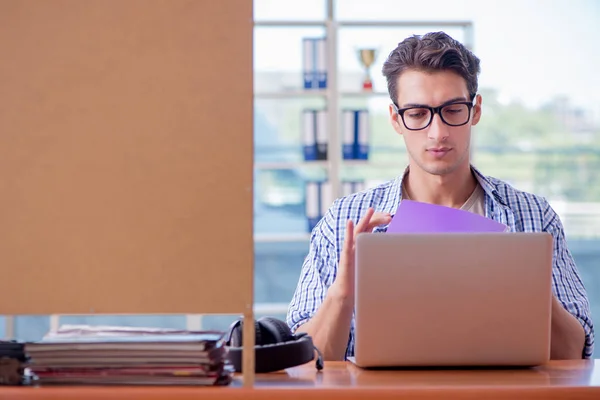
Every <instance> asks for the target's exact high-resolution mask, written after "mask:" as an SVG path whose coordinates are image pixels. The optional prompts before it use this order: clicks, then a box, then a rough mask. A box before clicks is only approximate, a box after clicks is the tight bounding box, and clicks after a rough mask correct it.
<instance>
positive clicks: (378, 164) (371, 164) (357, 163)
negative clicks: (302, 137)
mask: <svg viewBox="0 0 600 400" xmlns="http://www.w3.org/2000/svg"><path fill="white" fill-rule="evenodd" d="M341 164H342V165H344V166H348V167H368V168H403V166H404V165H405V164H406V163H405V162H404V161H403V160H398V161H371V160H341ZM306 167H319V168H328V167H329V163H328V161H297V162H293V161H290V162H286V161H281V162H277V161H274V162H256V163H254V168H255V169H259V170H275V169H298V168H306Z"/></svg>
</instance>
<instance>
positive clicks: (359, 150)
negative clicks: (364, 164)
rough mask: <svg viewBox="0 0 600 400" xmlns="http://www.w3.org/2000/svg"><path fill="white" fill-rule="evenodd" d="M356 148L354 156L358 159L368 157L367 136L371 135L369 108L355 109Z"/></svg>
mask: <svg viewBox="0 0 600 400" xmlns="http://www.w3.org/2000/svg"><path fill="white" fill-rule="evenodd" d="M356 120H357V121H356V148H355V158H356V159H358V160H368V159H369V137H370V135H371V122H370V118H369V110H357V111H356Z"/></svg>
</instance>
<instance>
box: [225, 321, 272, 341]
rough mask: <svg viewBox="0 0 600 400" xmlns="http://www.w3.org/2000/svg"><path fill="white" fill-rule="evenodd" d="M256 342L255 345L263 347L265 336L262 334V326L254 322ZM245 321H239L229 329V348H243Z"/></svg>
mask: <svg viewBox="0 0 600 400" xmlns="http://www.w3.org/2000/svg"><path fill="white" fill-rule="evenodd" d="M254 332H255V333H254V334H255V337H254V340H255V345H261V343H262V340H263V336H264V335H263V334H262V332H261V328H260V325H259V323H258V321H254ZM243 338H244V321H243V319H238V320H237V321H235V322H234V323H233V324H232V325H231V327H230V328H229V339H228V340H227V346H229V347H242V346H243V344H244V341H243Z"/></svg>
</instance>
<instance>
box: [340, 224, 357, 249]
mask: <svg viewBox="0 0 600 400" xmlns="http://www.w3.org/2000/svg"><path fill="white" fill-rule="evenodd" d="M353 242H354V222H352V220H351V219H349V220H348V221H346V237H345V238H344V247H343V251H344V253H348V251H349V250H350V249H351V248H352V243H353Z"/></svg>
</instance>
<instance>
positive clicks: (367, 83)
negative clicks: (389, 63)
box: [358, 49, 377, 91]
mask: <svg viewBox="0 0 600 400" xmlns="http://www.w3.org/2000/svg"><path fill="white" fill-rule="evenodd" d="M376 56H377V49H358V59H359V61H360V63H361V64H362V66H363V67H364V68H365V79H364V80H363V90H365V91H372V90H373V81H372V80H371V74H370V72H369V69H370V68H371V65H373V63H374V62H375V57H376Z"/></svg>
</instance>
